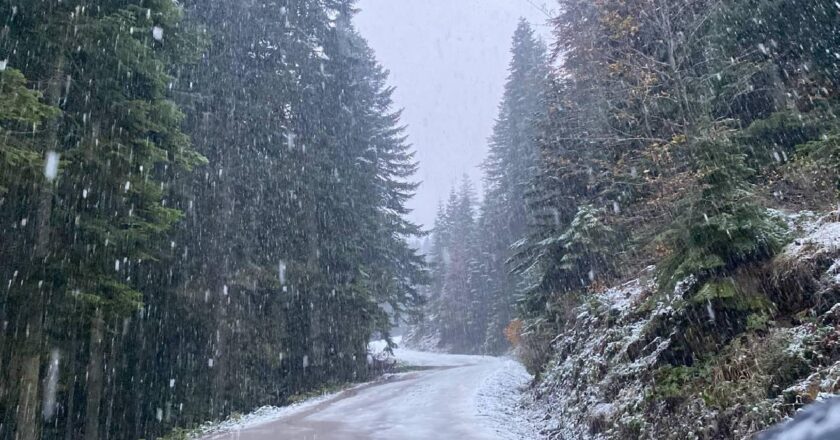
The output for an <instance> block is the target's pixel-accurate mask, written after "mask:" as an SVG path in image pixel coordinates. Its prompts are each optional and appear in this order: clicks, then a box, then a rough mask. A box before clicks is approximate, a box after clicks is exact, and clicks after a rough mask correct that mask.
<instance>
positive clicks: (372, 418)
mask: <svg viewBox="0 0 840 440" xmlns="http://www.w3.org/2000/svg"><path fill="white" fill-rule="evenodd" d="M397 357H398V358H400V359H401V360H402V361H404V362H406V363H408V364H410V365H415V366H421V367H428V368H429V369H427V370H422V371H414V372H411V373H404V374H399V375H395V376H393V377H391V378H390V379H388V380H385V381H384V382H377V383H372V384H367V385H363V386H360V387H356V388H353V389H350V390H348V391H344V392H342V393H340V394H338V395H337V396H335V397H333V398H332V399H329V400H327V401H324V402H321V403H319V404H316V405H310V406H304V407H303V408H301V409H300V410H299V411H292V412H291V413H289V414H286V415H283V416H280V417H279V418H277V419H275V420H272V421H268V422H264V423H262V424H259V425H256V426H251V427H248V428H245V429H243V430H239V431H234V432H227V433H218V434H213V435H210V436H208V437H205V438H204V440H378V439H382V440H394V439H396V440H413V439H417V440H426V439H429V440H437V439H444V440H445V439H456V440H497V439H519V438H522V434H520V433H516V429H515V426H512V423H511V421H509V420H506V419H507V418H508V417H509V416H508V414H509V413H511V412H512V411H509V410H510V406H511V405H513V404H514V402H515V399H516V389H515V388H516V386H517V385H522V383H523V382H524V381H526V380H527V376H526V375H525V374H524V372H522V371H521V366H519V365H518V364H516V363H515V362H513V361H511V360H508V359H501V358H493V357H484V356H459V355H441V354H432V353H421V352H415V351H409V350H397ZM499 377H502V378H506V379H504V380H503V381H502V382H504V383H497V382H499V380H498V378H499ZM511 388H513V389H511ZM514 425H515V424H514Z"/></svg>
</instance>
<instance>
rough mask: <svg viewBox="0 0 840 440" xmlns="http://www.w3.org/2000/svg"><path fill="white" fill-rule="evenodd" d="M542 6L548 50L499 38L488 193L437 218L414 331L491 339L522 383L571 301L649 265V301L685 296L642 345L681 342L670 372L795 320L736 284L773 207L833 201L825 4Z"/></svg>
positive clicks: (461, 197) (752, 262)
mask: <svg viewBox="0 0 840 440" xmlns="http://www.w3.org/2000/svg"><path fill="white" fill-rule="evenodd" d="M558 11H559V12H557V13H556V14H555V16H554V17H553V18H552V19H551V20H550V22H549V24H550V26H551V29H552V34H551V37H550V41H549V49H548V53H547V54H545V53H544V52H542V53H541V52H540V50H539V49H538V48H539V46H540V43H539V41H538V39H537V38H534V37H533V33H532V32H530V31H529V30H528V25H527V24H526V23H522V24H521V25H520V27H519V29H518V30H517V32H516V36H515V37H514V45H513V51H512V54H513V61H512V63H511V75H510V77H509V81H508V84H507V86H506V93H505V96H504V99H503V101H502V104H501V105H500V113H499V117H498V120H497V123H496V127H495V131H494V134H493V137H492V138H491V139H490V155H489V158H488V159H487V160H486V163H485V179H486V182H485V185H484V186H485V188H486V189H485V193H484V195H483V197H482V200H481V201H480V202H477V201H476V200H475V197H474V195H471V194H470V190H469V188H468V187H465V188H464V189H462V190H460V191H456V192H455V193H453V196H452V197H451V198H450V200H449V202H448V203H447V204H445V205H444V206H443V207H442V208H441V210H440V214H439V215H438V221H437V224H436V227H435V229H434V231H435V232H434V235H433V241H432V246H431V249H432V250H431V252H430V254H431V255H430V261H431V263H432V269H433V270H432V275H433V276H432V284H431V287H430V288H429V291H428V293H427V296H428V297H429V307H428V309H427V316H426V317H425V318H424V320H423V321H420V322H419V323H418V324H417V325H415V333H416V334H417V335H420V336H422V337H427V338H429V337H431V338H432V340H433V341H434V343H435V344H437V346H438V348H441V349H450V350H455V351H465V352H502V351H505V350H508V349H509V348H510V346H509V345H507V343H506V342H505V341H504V339H503V338H504V334H505V333H506V334H507V335H508V336H509V337H510V339H511V340H513V342H516V343H517V344H519V348H520V353H521V354H522V355H523V358H524V360H525V362H526V364H527V365H528V367H529V368H530V369H531V370H532V372H535V373H539V372H540V371H541V370H542V369H543V368H544V367H545V364H546V363H547V362H548V359H549V358H550V356H551V355H552V349H551V345H552V344H551V341H552V340H554V339H555V338H556V337H557V335H558V334H560V333H562V332H563V331H564V325H565V323H566V322H568V321H569V320H570V318H573V316H570V315H569V314H570V313H572V312H573V310H574V309H575V307H576V306H578V305H581V304H583V303H585V302H586V301H588V298H590V294H591V293H592V292H598V291H601V290H603V289H605V288H607V287H609V286H611V285H615V284H616V283H619V282H621V281H622V280H626V279H628V278H632V277H636V276H638V274H639V273H640V272H641V270H642V269H644V268H645V267H648V266H651V265H653V266H655V267H656V278H657V283H658V291H659V292H658V295H661V296H659V297H660V298H661V297H664V296H667V295H671V294H673V293H674V292H675V289H676V291H679V292H680V295H682V297H683V298H685V301H683V302H681V303H680V307H682V308H683V312H684V314H683V316H685V317H687V318H686V319H685V320H684V321H682V322H676V323H670V324H667V325H669V326H671V327H669V328H663V329H659V330H656V331H661V333H662V334H670V333H672V332H674V331H676V333H675V334H679V335H682V336H680V338H678V339H680V341H678V343H677V344H676V345H677V346H679V348H678V349H675V350H674V352H675V353H674V359H672V362H673V363H674V364H676V365H690V364H692V363H693V362H695V361H698V360H701V359H703V358H706V357H708V356H709V354H710V353H713V352H714V351H715V350H718V349H719V348H720V347H721V346H722V345H723V344H725V343H726V342H727V341H728V340H731V338H733V337H734V336H735V335H737V334H740V333H741V332H743V331H745V330H746V329H748V328H753V327H754V326H755V325H760V323H765V324H766V323H767V322H769V321H771V320H772V317H773V316H774V314H776V313H777V312H778V311H779V310H791V309H795V306H792V305H791V304H788V303H787V302H790V301H792V299H791V298H792V297H794V296H795V295H789V296H787V297H786V296H785V294H784V293H779V292H773V291H768V290H767V289H761V288H755V287H754V285H753V284H754V283H753V284H750V283H751V281H750V279H751V278H750V276H749V275H748V273H749V271H750V270H751V269H755V268H757V267H759V266H760V265H761V264H762V263H763V262H765V261H767V260H769V259H770V258H771V257H772V256H773V255H775V254H776V253H777V252H778V251H779V250H780V249H781V248H782V246H783V245H784V244H786V243H787V242H788V241H789V240H790V233H789V231H788V230H787V226H786V222H785V221H784V219H783V218H782V216H781V215H780V214H779V213H780V212H785V211H799V210H814V211H826V210H828V209H831V208H832V207H833V206H835V205H836V202H837V191H838V188H840V185H838V183H840V180H838V165H839V164H840V162H838V157H840V149H838V145H840V144H838V141H837V139H838V137H837V131H838V124H837V118H836V108H837V103H838V96H840V89H838V85H840V73H838V72H840V70H838V63H840V54H838V52H837V50H836V45H837V43H838V38H840V33H838V32H837V29H838V28H837V26H838V19H839V18H840V8H838V7H837V5H835V4H833V3H831V2H822V1H813V0H797V1H764V0H761V1H759V0H742V1H737V2H734V3H732V2H729V3H726V2H718V1H714V0H686V1H678V2H673V1H658V0H654V1H647V0H645V1H642V0H639V1H625V0H621V1H619V0H615V1H613V0H607V1H599V2H589V1H584V0H560V1H558ZM534 48H536V49H534ZM529 54H533V55H529ZM523 71H530V72H532V74H526V75H522V74H520V73H521V72H523ZM465 228H466V229H468V230H470V231H472V232H470V233H464V230H465ZM451 298H462V299H464V300H465V303H466V304H476V306H469V307H467V308H466V309H464V310H459V309H458V308H457V307H456V306H455V305H454V304H456V303H458V302H459V301H460V300H459V299H451ZM651 301H652V302H655V301H656V298H653V299H651ZM649 305H650V304H648V306H649ZM709 310H711V312H709ZM710 313H713V314H714V316H716V317H717V319H716V320H715V322H710V320H709V319H708V315H709V314H710ZM757 323H758V324H757ZM505 326H508V327H507V332H504V331H503V329H504V328H505ZM418 339H419V338H418Z"/></svg>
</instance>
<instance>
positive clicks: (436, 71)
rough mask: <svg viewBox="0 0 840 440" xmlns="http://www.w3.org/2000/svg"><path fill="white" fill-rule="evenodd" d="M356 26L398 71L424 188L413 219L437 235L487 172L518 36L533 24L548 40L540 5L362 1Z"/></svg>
mask: <svg viewBox="0 0 840 440" xmlns="http://www.w3.org/2000/svg"><path fill="white" fill-rule="evenodd" d="M358 6H359V8H360V9H361V12H360V13H359V15H358V16H357V17H356V24H357V26H358V28H359V30H360V32H361V33H362V35H363V36H364V37H365V38H366V39H367V40H368V41H369V42H370V45H371V46H372V47H373V49H374V50H375V51H376V55H377V58H378V59H379V61H380V62H381V63H382V65H383V66H384V67H385V68H386V69H388V70H389V71H390V72H391V75H390V80H389V83H390V84H391V85H392V86H394V87H396V92H395V94H394V101H395V103H396V106H397V107H398V108H403V109H404V113H403V118H402V121H403V123H405V124H406V125H407V126H408V127H407V128H408V130H407V134H408V136H409V142H410V143H412V144H413V145H414V149H415V150H416V152H417V160H418V161H419V162H420V170H419V172H418V175H417V178H418V179H419V180H421V181H422V185H421V186H420V188H419V189H418V191H417V195H416V196H415V198H414V199H413V200H411V201H410V202H409V205H408V206H409V207H410V208H412V209H413V213H412V215H411V220H412V221H414V222H417V223H420V224H422V225H423V226H424V227H425V228H427V229H428V228H431V225H432V224H433V222H434V217H435V212H436V210H437V205H438V202H439V201H441V200H445V198H446V197H447V195H448V194H449V190H450V188H452V186H453V185H454V184H456V183H457V182H458V181H459V180H460V179H461V178H462V176H463V175H464V174H467V175H468V176H469V177H470V178H471V179H472V181H473V183H475V185H476V188H477V189H479V195H480V189H481V175H482V173H481V169H480V168H479V166H480V165H481V162H482V161H483V160H484V158H485V156H486V153H487V140H488V138H489V137H490V135H491V133H492V128H493V123H494V121H495V119H496V116H497V112H498V104H499V102H500V100H501V97H502V94H503V91H504V84H505V79H506V77H507V68H508V63H509V61H510V57H511V55H510V47H511V38H512V36H513V31H514V30H515V29H516V25H517V23H518V21H519V19H520V18H525V19H527V20H528V21H529V22H531V24H532V25H533V27H534V29H535V30H536V31H537V32H539V33H540V34H541V35H542V36H543V38H545V37H547V36H548V32H549V30H548V28H547V27H546V26H545V21H546V18H547V17H546V15H545V13H543V12H541V11H540V8H542V9H546V8H547V7H548V6H546V4H545V2H543V1H536V0H530V1H529V0H422V1H419V0H362V1H360V2H359V4H358Z"/></svg>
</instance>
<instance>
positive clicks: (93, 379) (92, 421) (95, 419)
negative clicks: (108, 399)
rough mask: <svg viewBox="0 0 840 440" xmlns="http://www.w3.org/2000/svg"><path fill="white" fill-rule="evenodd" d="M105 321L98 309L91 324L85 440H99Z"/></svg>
mask: <svg viewBox="0 0 840 440" xmlns="http://www.w3.org/2000/svg"><path fill="white" fill-rule="evenodd" d="M104 328H105V320H104V319H103V317H102V310H101V309H97V310H96V314H95V315H94V317H93V320H92V321H91V323H90V360H89V361H88V371H87V374H88V379H87V406H86V409H85V440H98V439H99V407H100V405H101V403H102V387H103V384H102V377H103V374H102V355H103V350H102V338H103V333H104Z"/></svg>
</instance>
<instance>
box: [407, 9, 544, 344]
mask: <svg viewBox="0 0 840 440" xmlns="http://www.w3.org/2000/svg"><path fill="white" fill-rule="evenodd" d="M546 51H547V50H546V48H545V45H544V44H543V43H542V41H540V40H539V39H538V38H537V37H536V35H535V34H534V31H533V29H532V28H531V25H530V24H529V23H527V22H526V21H524V20H522V21H520V23H519V26H518V27H517V29H516V32H515V34H514V36H513V44H512V49H511V54H512V59H511V62H510V67H509V76H508V81H507V84H506V86H505V92H504V96H503V98H502V102H501V104H500V106H499V116H498V119H497V120H496V124H495V126H494V129H493V136H492V137H491V138H490V140H489V141H490V143H489V155H488V157H487V159H486V160H485V162H484V171H485V180H484V193H483V196H482V200H481V202H480V203H479V202H478V201H477V200H476V199H475V194H473V191H474V190H473V189H472V186H471V185H472V184H471V183H469V182H468V181H467V180H465V181H464V182H463V184H462V186H461V188H460V189H459V190H458V191H457V192H454V193H453V194H452V196H450V199H449V201H448V203H447V205H446V207H445V209H444V210H442V211H441V213H440V214H439V215H438V219H437V221H436V223H435V228H434V232H433V234H434V249H433V250H432V252H431V260H432V263H433V265H434V268H435V270H434V272H435V275H434V277H435V279H436V280H437V281H436V282H433V283H432V285H431V292H430V298H431V299H432V300H431V301H430V308H429V310H428V313H427V314H428V316H427V321H426V322H424V323H423V324H422V325H419V326H417V328H416V329H415V334H413V335H412V337H413V338H414V339H417V340H422V339H425V338H429V337H432V339H433V340H435V341H437V345H438V347H437V348H439V349H447V350H453V351H458V352H481V353H502V352H504V351H506V350H508V349H509V348H510V345H509V344H508V342H507V340H506V339H505V334H504V329H505V327H506V326H507V325H508V324H509V323H510V321H511V320H512V319H513V318H514V317H515V315H516V310H515V303H516V298H517V295H518V292H519V291H520V288H521V284H522V280H521V278H520V277H519V276H518V275H515V274H512V273H510V271H509V270H508V263H507V262H508V260H509V259H510V258H511V257H512V255H513V252H512V250H511V246H512V245H513V244H514V243H515V242H516V241H517V240H518V239H519V238H520V237H521V236H522V235H523V234H524V233H525V232H526V228H527V223H528V216H527V214H526V211H527V208H526V204H525V194H526V193H527V191H528V190H529V187H530V181H531V178H532V177H533V174H534V172H535V168H536V164H537V156H538V148H537V137H538V122H539V121H541V120H542V118H543V116H544V115H545V113H546V111H545V110H544V108H545V105H544V103H545V92H546V91H547V90H548V88H547V82H548V73H549V68H548V60H547V55H546Z"/></svg>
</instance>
